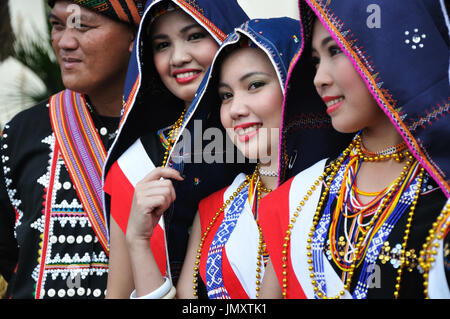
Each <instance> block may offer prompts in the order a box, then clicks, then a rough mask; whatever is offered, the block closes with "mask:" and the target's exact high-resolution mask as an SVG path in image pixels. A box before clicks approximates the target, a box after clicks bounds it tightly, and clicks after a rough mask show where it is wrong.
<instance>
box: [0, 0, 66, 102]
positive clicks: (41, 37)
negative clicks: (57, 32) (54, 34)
mask: <svg viewBox="0 0 450 319" xmlns="http://www.w3.org/2000/svg"><path fill="white" fill-rule="evenodd" d="M0 1H4V0H0ZM43 1H44V3H45V5H44V7H45V8H46V12H45V16H46V17H47V16H48V13H49V11H50V8H49V7H48V5H47V1H46V0H43ZM47 30H48V31H47V33H46V34H34V35H33V37H31V36H26V35H22V36H21V37H20V38H18V39H16V41H15V43H14V53H13V57H14V58H15V59H17V60H18V61H19V62H21V63H22V64H23V65H24V66H26V67H28V68H29V69H30V70H31V71H33V72H34V73H35V74H36V75H37V76H38V77H39V78H40V79H41V80H42V82H43V83H44V85H45V90H43V91H42V90H36V89H34V88H29V89H24V88H22V90H18V92H22V94H24V95H26V97H27V98H29V99H30V100H31V101H32V102H33V104H36V103H38V102H40V101H42V100H44V99H46V98H48V97H49V96H51V95H53V94H55V93H57V92H59V91H61V90H63V89H64V85H63V83H62V80H61V72H60V69H59V65H58V62H57V59H56V57H55V54H54V51H53V48H52V42H51V36H50V30H51V25H50V23H49V22H48V20H47Z"/></svg>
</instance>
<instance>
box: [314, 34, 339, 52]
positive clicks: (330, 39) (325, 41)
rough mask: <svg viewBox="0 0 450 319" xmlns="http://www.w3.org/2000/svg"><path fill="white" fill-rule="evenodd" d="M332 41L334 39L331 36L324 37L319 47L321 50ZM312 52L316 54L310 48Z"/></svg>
mask: <svg viewBox="0 0 450 319" xmlns="http://www.w3.org/2000/svg"><path fill="white" fill-rule="evenodd" d="M331 41H334V39H333V38H332V37H331V36H328V37H326V38H325V39H323V40H322V42H320V46H321V47H322V48H323V47H324V46H326V45H327V44H328V42H331ZM311 51H312V52H317V50H316V49H315V48H314V47H312V48H311Z"/></svg>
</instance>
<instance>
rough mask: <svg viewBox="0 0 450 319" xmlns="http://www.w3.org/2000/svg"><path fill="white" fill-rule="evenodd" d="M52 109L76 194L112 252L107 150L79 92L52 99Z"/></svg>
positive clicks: (97, 232)
mask: <svg viewBox="0 0 450 319" xmlns="http://www.w3.org/2000/svg"><path fill="white" fill-rule="evenodd" d="M49 109H50V119H51V123H52V127H53V132H54V133H55V137H56V143H57V144H58V145H59V148H60V150H61V154H62V156H63V158H64V163H65V164H66V166H67V169H68V171H69V174H70V177H71V178H72V181H73V183H74V184H75V187H76V191H77V195H78V197H79V198H80V200H81V202H82V203H83V207H84V209H85V211H86V214H87V215H88V218H89V222H90V223H91V225H92V228H93V230H94V232H95V234H96V235H97V237H98V239H99V241H100V243H101V245H102V246H103V249H104V250H105V252H106V253H109V247H108V233H107V228H106V222H105V219H104V215H103V204H102V170H103V164H104V162H105V158H106V150H105V148H104V146H103V144H102V142H101V140H100V136H99V135H98V133H97V131H96V129H95V126H94V123H93V121H92V118H91V116H90V114H89V111H88V108H87V105H86V101H85V98H84V96H83V95H81V94H79V93H76V92H73V91H70V90H65V91H62V92H60V93H58V94H55V95H53V96H52V97H51V98H50V105H49ZM51 178H53V176H52V177H51Z"/></svg>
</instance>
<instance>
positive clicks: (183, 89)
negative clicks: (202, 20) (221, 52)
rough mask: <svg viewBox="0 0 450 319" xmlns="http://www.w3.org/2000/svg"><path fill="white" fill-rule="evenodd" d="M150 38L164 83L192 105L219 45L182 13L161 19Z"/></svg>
mask: <svg viewBox="0 0 450 319" xmlns="http://www.w3.org/2000/svg"><path fill="white" fill-rule="evenodd" d="M150 36H151V40H152V47H153V61H154V63H155V67H156V70H157V72H158V74H159V76H160V78H161V80H162V82H163V83H164V85H165V86H166V87H167V88H168V89H169V90H170V91H171V92H172V93H173V94H174V95H175V96H176V97H178V98H179V99H181V100H183V101H185V103H186V104H189V103H190V102H191V101H192V99H193V98H194V95H195V92H196V91H197V89H198V87H199V85H200V83H201V81H202V79H203V77H204V76H205V74H206V71H207V70H208V68H209V66H210V64H211V62H212V60H213V58H214V55H215V54H216V52H217V49H218V47H219V46H218V44H217V42H216V41H215V40H214V39H213V38H212V37H211V35H210V34H209V33H208V32H207V31H206V30H205V29H204V28H203V27H202V26H201V25H199V24H198V23H197V22H196V21H195V20H194V19H192V18H191V17H190V16H188V15H187V14H186V13H184V12H183V11H182V10H175V11H171V12H167V13H165V14H163V15H162V16H160V17H158V18H157V19H156V20H155V22H153V25H152V26H151V35H150Z"/></svg>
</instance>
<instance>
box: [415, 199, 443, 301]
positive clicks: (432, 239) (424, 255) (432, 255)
mask: <svg viewBox="0 0 450 319" xmlns="http://www.w3.org/2000/svg"><path fill="white" fill-rule="evenodd" d="M449 226H450V203H447V204H446V205H445V207H444V209H443V210H442V212H441V213H440V215H439V216H438V218H437V219H436V221H435V222H434V223H433V225H432V228H431V229H430V230H429V232H428V236H427V238H426V242H425V244H423V246H422V248H423V249H422V250H421V251H420V255H419V265H420V267H421V268H422V269H423V271H424V273H423V288H424V289H423V292H424V295H425V298H426V299H429V295H428V278H429V273H430V270H431V268H432V267H433V263H434V262H435V261H436V255H437V254H438V252H437V250H438V249H439V241H441V240H442V239H443V238H445V237H446V236H447V235H448V231H449Z"/></svg>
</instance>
